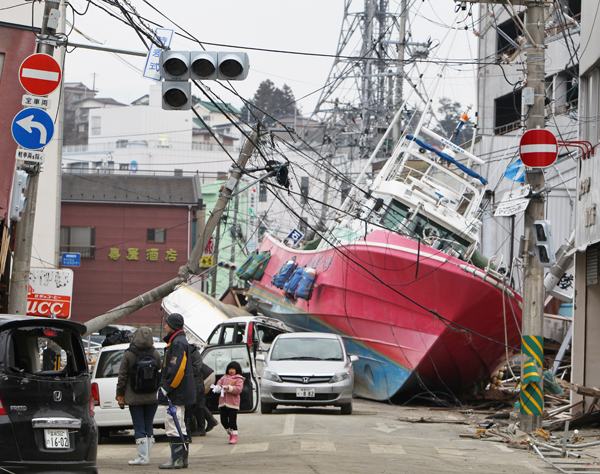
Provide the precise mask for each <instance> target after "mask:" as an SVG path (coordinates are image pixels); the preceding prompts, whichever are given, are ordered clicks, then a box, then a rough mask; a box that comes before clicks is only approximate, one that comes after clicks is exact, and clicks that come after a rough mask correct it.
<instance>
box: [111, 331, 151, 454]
mask: <svg viewBox="0 0 600 474" xmlns="http://www.w3.org/2000/svg"><path fill="white" fill-rule="evenodd" d="M160 366H161V363H160V354H159V352H158V350H157V349H156V348H155V347H154V341H153V339H152V329H150V328H146V327H142V328H139V329H138V330H137V331H136V332H135V335H134V336H133V341H131V343H130V344H129V348H128V349H127V350H126V351H125V353H124V354H123V358H122V359H121V366H120V368H119V378H118V379H117V396H116V399H117V402H118V403H119V407H121V409H124V408H125V405H128V406H129V413H130V414H131V421H132V423H133V432H134V438H135V444H136V447H137V452H138V457H137V458H136V459H134V460H133V461H129V464H130V465H146V464H149V463H150V453H151V452H152V446H153V445H154V428H153V424H154V415H155V414H156V410H157V409H158V401H157V398H156V391H157V390H158V383H159V377H160Z"/></svg>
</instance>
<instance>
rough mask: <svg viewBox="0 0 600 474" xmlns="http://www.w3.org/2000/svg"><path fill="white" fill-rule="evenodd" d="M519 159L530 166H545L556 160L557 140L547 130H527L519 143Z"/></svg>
mask: <svg viewBox="0 0 600 474" xmlns="http://www.w3.org/2000/svg"><path fill="white" fill-rule="evenodd" d="M519 154H520V155H521V161H522V162H523V164H524V165H525V166H529V167H530V168H546V167H548V166H551V165H553V164H554V162H555V161H556V157H557V156H558V141H557V140H556V137H555V136H554V134H553V133H552V132H551V131H549V130H544V129H541V128H540V129H533V130H527V131H526V132H525V133H524V134H523V136H522V137H521V142H520V143H519Z"/></svg>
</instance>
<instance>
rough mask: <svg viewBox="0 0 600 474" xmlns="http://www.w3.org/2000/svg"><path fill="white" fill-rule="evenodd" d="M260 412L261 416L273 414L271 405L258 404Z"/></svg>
mask: <svg viewBox="0 0 600 474" xmlns="http://www.w3.org/2000/svg"><path fill="white" fill-rule="evenodd" d="M260 412H261V413H262V414H263V415H268V414H270V413H273V405H272V404H271V403H262V402H261V404H260Z"/></svg>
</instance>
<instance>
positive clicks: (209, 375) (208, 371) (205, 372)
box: [202, 362, 219, 433]
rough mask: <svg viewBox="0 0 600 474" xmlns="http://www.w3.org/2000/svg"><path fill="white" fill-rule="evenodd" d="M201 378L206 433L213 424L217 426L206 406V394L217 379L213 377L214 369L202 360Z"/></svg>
mask: <svg viewBox="0 0 600 474" xmlns="http://www.w3.org/2000/svg"><path fill="white" fill-rule="evenodd" d="M202 378H203V379H204V394H205V399H204V419H205V420H206V421H207V424H206V429H205V431H206V432H207V433H208V432H209V431H210V430H212V429H213V428H214V427H215V426H217V425H218V424H219V422H218V421H217V419H216V418H215V417H214V416H213V414H212V413H211V412H210V410H209V409H208V407H207V406H206V394H207V393H208V392H209V391H210V386H211V385H213V384H214V383H215V382H216V380H217V379H216V377H215V371H214V370H213V369H212V368H211V367H209V366H208V365H206V364H205V363H204V362H202Z"/></svg>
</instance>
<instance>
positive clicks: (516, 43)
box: [496, 12, 525, 60]
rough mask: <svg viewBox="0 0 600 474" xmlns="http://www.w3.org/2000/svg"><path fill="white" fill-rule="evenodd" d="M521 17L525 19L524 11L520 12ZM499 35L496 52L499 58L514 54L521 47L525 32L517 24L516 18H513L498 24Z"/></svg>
mask: <svg viewBox="0 0 600 474" xmlns="http://www.w3.org/2000/svg"><path fill="white" fill-rule="evenodd" d="M519 18H521V20H523V19H524V18H525V14H524V13H523V12H521V13H519ZM497 35H498V36H497V43H496V52H497V54H498V59H499V60H502V59H505V58H508V57H510V56H512V55H513V54H514V53H515V52H516V51H517V50H518V49H520V46H521V43H522V41H523V32H522V31H521V26H520V25H517V21H516V20H514V19H512V18H511V19H510V20H508V21H505V22H504V23H502V24H501V25H500V26H498V29H497Z"/></svg>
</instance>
